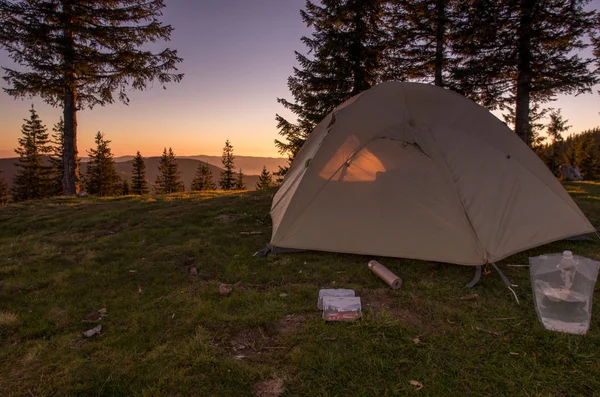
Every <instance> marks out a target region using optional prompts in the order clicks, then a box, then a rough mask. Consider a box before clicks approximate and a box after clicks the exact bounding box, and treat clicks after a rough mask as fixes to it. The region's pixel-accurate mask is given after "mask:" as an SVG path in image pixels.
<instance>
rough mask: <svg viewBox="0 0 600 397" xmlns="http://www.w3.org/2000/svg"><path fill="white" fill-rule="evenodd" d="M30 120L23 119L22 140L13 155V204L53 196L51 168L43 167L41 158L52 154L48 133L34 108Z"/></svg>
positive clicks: (31, 110) (20, 139)
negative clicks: (16, 158)
mask: <svg viewBox="0 0 600 397" xmlns="http://www.w3.org/2000/svg"><path fill="white" fill-rule="evenodd" d="M29 112H30V117H29V119H24V121H25V124H23V126H22V127H21V133H22V135H23V136H22V137H21V138H19V147H18V148H17V149H15V153H17V154H18V155H19V161H18V163H16V166H17V168H18V171H17V174H16V175H15V177H14V179H13V186H12V196H13V199H14V200H15V201H21V200H31V199H39V198H44V197H50V196H51V195H52V167H51V166H49V165H46V164H44V157H43V156H46V155H48V154H50V153H51V151H52V148H51V146H50V140H49V137H48V130H47V129H46V126H45V125H44V124H42V121H41V120H40V118H39V116H38V114H37V112H36V111H35V108H34V107H33V105H32V106H31V109H30V110H29Z"/></svg>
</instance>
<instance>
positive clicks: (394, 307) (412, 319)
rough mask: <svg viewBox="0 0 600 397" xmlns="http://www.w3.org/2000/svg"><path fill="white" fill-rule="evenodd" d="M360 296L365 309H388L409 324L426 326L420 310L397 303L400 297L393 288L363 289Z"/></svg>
mask: <svg viewBox="0 0 600 397" xmlns="http://www.w3.org/2000/svg"><path fill="white" fill-rule="evenodd" d="M360 298H361V303H362V307H363V310H365V309H370V310H372V311H373V312H375V313H377V312H381V311H383V310H386V311H388V312H389V313H391V314H392V315H393V316H394V317H395V318H397V319H398V320H400V321H401V322H403V323H405V324H407V325H411V326H415V327H423V326H424V321H423V318H422V316H421V315H419V314H418V312H416V311H414V310H410V309H409V308H401V307H399V306H398V304H397V303H396V300H397V299H398V297H397V296H395V294H394V292H393V291H392V290H389V289H386V288H378V289H371V290H362V291H360Z"/></svg>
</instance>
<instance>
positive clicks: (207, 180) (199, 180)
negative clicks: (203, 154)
mask: <svg viewBox="0 0 600 397" xmlns="http://www.w3.org/2000/svg"><path fill="white" fill-rule="evenodd" d="M216 188H217V186H216V185H215V183H214V182H213V180H212V171H211V170H210V168H209V167H208V165H207V164H206V163H203V162H200V164H198V169H197V170H196V175H194V179H193V180H192V186H191V190H192V191H201V190H215V189H216Z"/></svg>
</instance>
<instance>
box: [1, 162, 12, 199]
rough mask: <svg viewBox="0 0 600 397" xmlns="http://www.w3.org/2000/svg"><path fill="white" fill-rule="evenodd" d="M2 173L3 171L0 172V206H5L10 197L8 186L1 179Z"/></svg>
mask: <svg viewBox="0 0 600 397" xmlns="http://www.w3.org/2000/svg"><path fill="white" fill-rule="evenodd" d="M2 172H3V171H2V170H0V205H5V204H6V203H8V200H9V198H10V196H9V194H8V185H7V184H6V181H5V180H4V178H2Z"/></svg>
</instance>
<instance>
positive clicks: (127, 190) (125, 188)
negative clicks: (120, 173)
mask: <svg viewBox="0 0 600 397" xmlns="http://www.w3.org/2000/svg"><path fill="white" fill-rule="evenodd" d="M121 186H122V192H121V194H123V196H129V195H130V194H131V183H129V180H128V179H123V182H121Z"/></svg>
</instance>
